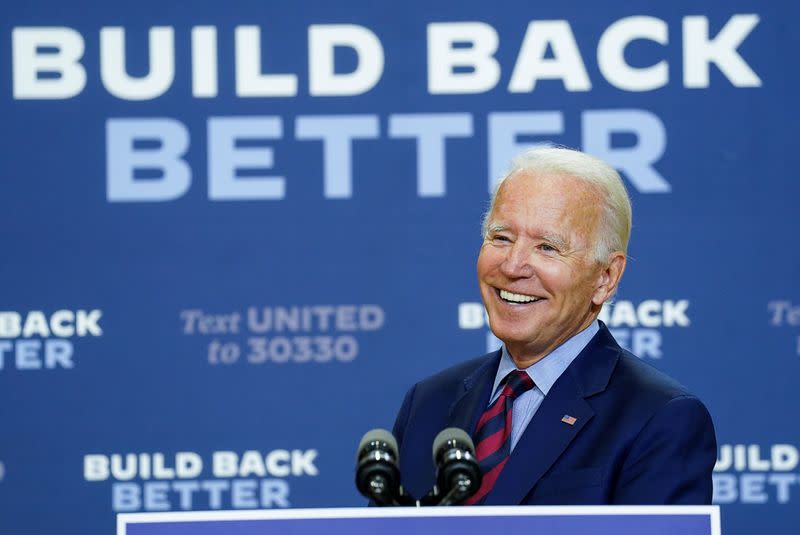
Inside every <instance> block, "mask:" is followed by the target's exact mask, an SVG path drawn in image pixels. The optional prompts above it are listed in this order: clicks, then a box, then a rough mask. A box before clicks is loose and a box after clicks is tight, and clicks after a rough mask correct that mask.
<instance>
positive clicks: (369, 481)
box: [356, 429, 401, 505]
mask: <svg viewBox="0 0 800 535" xmlns="http://www.w3.org/2000/svg"><path fill="white" fill-rule="evenodd" d="M397 449H398V448H397V441H396V440H395V439H394V437H393V436H392V434H391V433H389V432H388V431H386V430H385V429H372V430H371V431H367V432H366V433H365V434H364V436H363V438H362V439H361V442H360V443H359V444H358V453H357V454H356V487H358V491H359V492H360V493H361V494H362V495H363V496H365V497H367V498H370V499H371V500H374V501H375V503H376V504H378V505H396V504H397V502H398V498H399V497H400V494H401V492H400V469H399V468H398V466H397V464H398V455H397Z"/></svg>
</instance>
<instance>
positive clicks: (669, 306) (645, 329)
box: [458, 299, 691, 359]
mask: <svg viewBox="0 0 800 535" xmlns="http://www.w3.org/2000/svg"><path fill="white" fill-rule="evenodd" d="M688 310H689V300H688V299H678V300H671V299H667V300H663V301H661V300H657V299H645V300H643V301H638V302H635V301H626V300H615V301H614V302H613V303H612V304H610V306H608V305H606V306H604V307H603V309H602V310H601V311H600V316H599V319H600V320H601V321H603V322H604V323H605V324H606V325H607V326H608V328H609V330H610V331H611V334H612V335H613V336H614V338H615V339H616V340H617V342H619V344H620V345H621V346H622V347H625V348H627V349H629V350H630V351H632V352H633V353H634V354H635V355H637V356H639V357H640V358H646V359H660V358H662V356H663V351H662V340H663V337H662V330H663V329H664V328H674V327H688V326H689V325H690V324H691V321H690V319H689V313H688ZM458 326H459V328H461V329H465V330H472V329H483V328H487V331H486V351H494V350H496V349H498V348H499V347H500V346H501V344H502V342H500V340H498V339H497V338H496V337H495V336H494V335H493V334H492V331H490V330H488V327H489V320H488V318H487V316H486V311H485V309H484V307H483V304H482V303H459V305H458Z"/></svg>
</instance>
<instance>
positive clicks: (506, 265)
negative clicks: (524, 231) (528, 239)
mask: <svg viewBox="0 0 800 535" xmlns="http://www.w3.org/2000/svg"><path fill="white" fill-rule="evenodd" d="M531 256H532V255H531V250H530V248H528V247H527V246H526V245H525V244H524V243H521V240H517V241H516V242H514V244H513V245H511V247H509V248H508V253H507V254H506V257H505V259H503V262H502V263H501V264H500V271H501V272H502V273H503V275H505V276H506V277H508V278H510V279H527V278H530V277H532V276H533V274H534V269H533V264H532V263H531Z"/></svg>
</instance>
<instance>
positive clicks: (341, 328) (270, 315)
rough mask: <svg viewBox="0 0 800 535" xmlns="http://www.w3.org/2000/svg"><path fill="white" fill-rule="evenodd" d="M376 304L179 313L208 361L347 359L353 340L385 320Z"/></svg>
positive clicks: (354, 350)
mask: <svg viewBox="0 0 800 535" xmlns="http://www.w3.org/2000/svg"><path fill="white" fill-rule="evenodd" d="M385 317H386V315H385V313H384V311H383V308H381V307H380V306H378V305H305V306H263V307H255V306H251V307H248V308H247V309H246V310H244V311H234V312H223V313H212V312H208V311H204V310H201V309H198V308H191V309H185V310H182V311H181V312H180V321H181V329H182V332H183V334H184V335H185V336H199V337H203V338H204V339H208V340H209V341H208V345H207V348H206V350H205V358H206V360H207V362H208V363H209V364H210V365H233V364H248V365H261V364H268V363H272V364H285V363H293V364H303V363H325V362H339V363H347V362H352V361H353V360H355V359H356V358H357V357H358V356H359V351H360V344H359V340H360V339H361V337H362V336H365V334H366V333H371V332H376V331H380V330H381V329H382V328H383V325H384V321H385Z"/></svg>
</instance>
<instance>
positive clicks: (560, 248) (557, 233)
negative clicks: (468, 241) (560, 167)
mask: <svg viewBox="0 0 800 535" xmlns="http://www.w3.org/2000/svg"><path fill="white" fill-rule="evenodd" d="M601 206H602V200H601V197H600V194H599V192H598V190H597V189H596V188H595V187H594V186H592V185H590V184H586V183H585V182H582V181H580V180H578V179H576V178H573V177H568V176H561V175H553V174H546V173H545V174H536V175H525V174H515V175H513V176H511V177H509V178H508V179H507V180H506V181H505V182H504V183H503V185H502V186H501V188H500V190H499V191H498V193H497V198H496V200H495V205H494V209H493V211H492V213H491V214H489V221H488V233H487V236H486V239H485V240H484V243H483V245H482V247H481V251H480V255H479V256H478V282H479V284H480V290H481V296H482V297H483V302H484V305H485V306H486V310H487V311H488V313H489V323H490V326H491V329H492V332H494V334H495V336H497V337H498V338H499V339H501V340H502V341H503V342H505V343H506V346H507V347H508V349H509V352H510V353H511V355H512V356H513V357H514V360H515V361H516V362H517V364H518V365H520V364H521V363H524V365H526V366H527V365H530V364H532V363H534V362H536V361H537V360H539V359H540V358H542V357H543V356H545V355H547V354H548V353H549V352H550V351H552V350H553V349H555V348H556V347H557V346H558V345H560V344H561V343H563V342H564V341H565V340H567V339H568V338H570V337H571V336H573V335H575V334H577V333H578V332H580V331H581V330H582V329H584V328H585V327H587V326H588V325H589V323H591V321H592V320H593V319H594V317H595V315H596V313H597V311H598V310H599V307H600V305H601V304H602V302H603V301H604V300H605V298H606V297H607V295H605V293H604V290H603V289H602V288H601V287H602V286H603V284H604V282H606V281H607V278H608V277H607V270H606V269H605V268H604V266H602V265H601V264H599V263H598V262H596V260H595V258H594V245H595V238H596V231H597V228H598V226H599V224H600V221H601V219H600V218H601V216H600V214H601ZM598 288H601V289H598ZM595 301H599V302H595Z"/></svg>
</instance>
